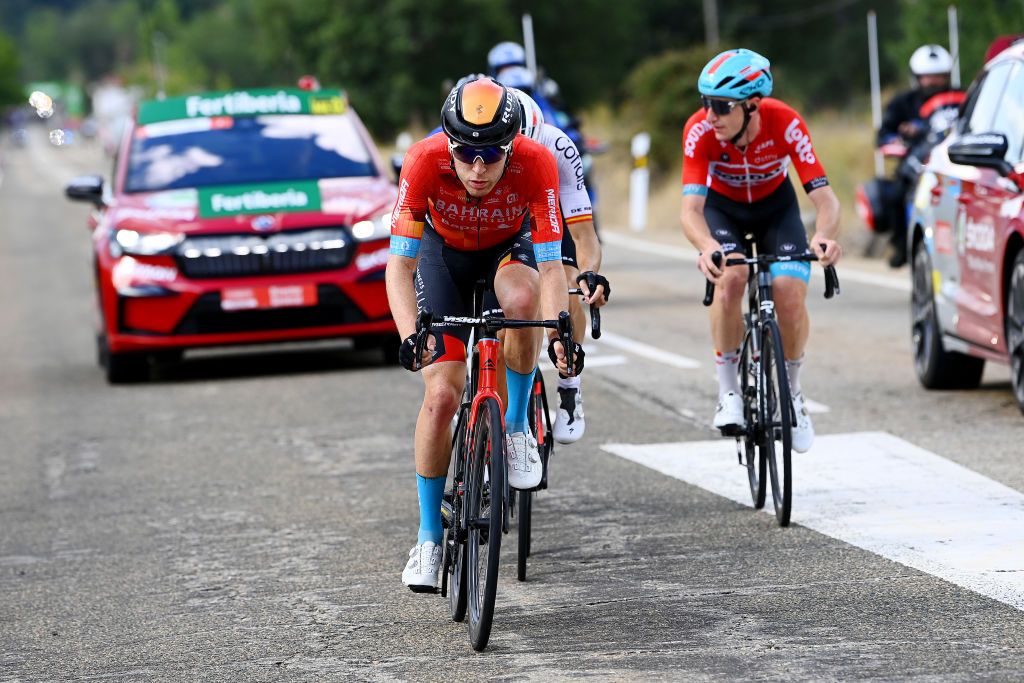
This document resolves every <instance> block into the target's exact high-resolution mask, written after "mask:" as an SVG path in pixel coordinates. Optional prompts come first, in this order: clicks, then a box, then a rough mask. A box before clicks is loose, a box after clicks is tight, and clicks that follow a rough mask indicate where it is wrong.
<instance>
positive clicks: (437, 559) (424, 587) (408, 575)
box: [402, 541, 441, 593]
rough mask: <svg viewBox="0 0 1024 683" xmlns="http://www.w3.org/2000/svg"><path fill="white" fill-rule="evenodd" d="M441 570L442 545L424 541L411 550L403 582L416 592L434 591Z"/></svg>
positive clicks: (403, 572)
mask: <svg viewBox="0 0 1024 683" xmlns="http://www.w3.org/2000/svg"><path fill="white" fill-rule="evenodd" d="M440 571H441V546H439V545H437V544H436V543H433V542H431V541H424V542H423V543H418V544H416V545H414V546H413V548H412V550H410V551H409V561H408V562H407V563H406V564H405V569H403V570H402V583H404V584H405V585H406V586H408V587H409V588H410V589H412V590H413V592H416V593H433V592H434V591H435V590H436V589H437V575H438V573H439V572H440Z"/></svg>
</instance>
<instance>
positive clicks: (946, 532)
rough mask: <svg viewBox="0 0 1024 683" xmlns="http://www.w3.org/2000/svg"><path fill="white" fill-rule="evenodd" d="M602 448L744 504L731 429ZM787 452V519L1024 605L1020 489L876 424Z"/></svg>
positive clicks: (747, 499) (744, 488)
mask: <svg viewBox="0 0 1024 683" xmlns="http://www.w3.org/2000/svg"><path fill="white" fill-rule="evenodd" d="M602 448H603V449H604V450H606V451H608V452H609V453H614V454H615V455H618V456H620V457H623V458H625V459H627V460H631V461H633V462H636V463H639V464H641V465H644V466H645V467H649V468H651V469H653V470H656V471H658V472H661V473H663V474H667V475H669V476H671V477H674V478H676V479H680V480H682V481H685V482H688V483H690V484H693V485H695V486H699V487H701V488H703V489H707V490H708V491H711V492H713V493H716V494H718V495H721V496H725V497H726V498H729V499H731V500H734V501H737V502H739V503H745V504H747V505H749V504H750V491H749V489H748V487H747V477H746V473H745V472H744V471H743V470H742V468H740V467H737V465H736V451H735V444H734V441H733V440H731V439H728V440H727V439H720V440H717V441H698V442H691V443H665V444H648V445H628V444H607V445H604V446H602ZM794 458H795V463H794V467H793V517H792V519H793V521H794V522H796V523H799V524H801V525H803V526H806V527H809V528H811V529H814V530H815V531H818V532H820V533H823V534H826V535H828V536H831V537H833V538H837V539H839V540H841V541H845V542H846V543H850V544H852V545H855V546H857V547H859V548H863V549H865V550H869V551H871V552H873V553H877V554H878V555H881V556H882V557H885V558H888V559H890V560H893V561H895V562H898V563H900V564H903V565H906V566H908V567H913V568H914V569H918V570H920V571H923V572H927V573H928V574H931V575H933V576H937V577H939V578H942V579H945V580H946V581H950V582H952V583H954V584H956V585H958V586H962V587H964V588H967V589H969V590H972V591H975V592H977V593H980V594H982V595H985V596H988V597H990V598H994V599H996V600H999V601H1001V602H1004V603H1006V604H1008V605H1011V606H1013V607H1015V608H1017V609H1019V610H1024V494H1022V493H1020V492H1019V491H1015V490H1014V489H1011V488H1009V487H1007V486H1004V485H1003V484H1000V483H999V482H997V481H993V480H991V479H989V478H987V477H984V476H982V475H980V474H978V473H976V472H972V471H971V470H969V469H967V468H965V467H962V466H960V465H957V464H955V463H953V462H950V461H949V460H946V459H945V458H942V457H940V456H938V455H936V454H934V453H931V452H929V451H926V450H924V449H923V448H918V447H917V446H914V445H913V444H911V443H908V442H906V441H903V440H902V439H899V438H897V437H895V436H893V435H891V434H886V433H880V432H862V433H854V434H836V435H830V436H819V437H818V438H817V439H816V440H815V443H814V448H813V449H812V450H811V451H810V452H809V453H807V454H803V455H801V454H794ZM768 496H769V497H770V496H771V490H770V489H769V492H768ZM765 507H766V509H769V510H770V509H771V507H772V505H771V502H769V503H768V504H767V505H766V506H765Z"/></svg>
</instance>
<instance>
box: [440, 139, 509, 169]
mask: <svg viewBox="0 0 1024 683" xmlns="http://www.w3.org/2000/svg"><path fill="white" fill-rule="evenodd" d="M510 146H511V145H487V146H485V147H470V146H469V145H456V144H455V143H453V142H449V143H448V151H450V152H451V153H452V156H453V157H455V158H456V159H458V160H459V161H461V162H462V163H464V164H475V163H476V160H477V159H480V161H482V162H484V163H485V164H493V163H496V162H498V161H501V160H503V159H504V158H505V156H506V155H507V154H508V150H509V147H510Z"/></svg>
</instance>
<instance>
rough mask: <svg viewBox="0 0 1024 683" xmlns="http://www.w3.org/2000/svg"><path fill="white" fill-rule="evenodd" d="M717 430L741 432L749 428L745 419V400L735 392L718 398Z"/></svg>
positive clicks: (715, 423)
mask: <svg viewBox="0 0 1024 683" xmlns="http://www.w3.org/2000/svg"><path fill="white" fill-rule="evenodd" d="M714 425H715V429H721V430H741V429H745V428H746V426H747V420H746V418H745V417H743V399H742V398H740V395H739V394H737V393H736V392H735V391H727V392H725V393H724V394H722V395H721V396H720V397H719V398H718V405H717V406H716V407H715V421H714Z"/></svg>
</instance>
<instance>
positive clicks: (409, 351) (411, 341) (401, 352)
mask: <svg viewBox="0 0 1024 683" xmlns="http://www.w3.org/2000/svg"><path fill="white" fill-rule="evenodd" d="M417 335H418V333H417V332H413V333H412V334H410V335H409V336H408V337H406V338H405V339H403V340H402V344H401V345H400V346H399V347H398V363H399V365H401V366H402V367H403V368H405V369H406V370H410V371H412V372H416V371H417V370H419V367H417V366H418V365H419V360H420V359H419V358H417V357H416V336H417Z"/></svg>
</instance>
